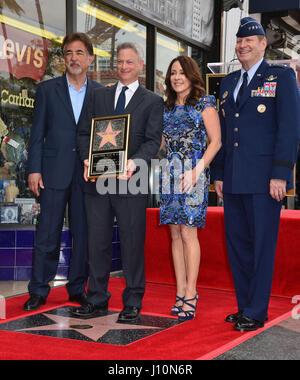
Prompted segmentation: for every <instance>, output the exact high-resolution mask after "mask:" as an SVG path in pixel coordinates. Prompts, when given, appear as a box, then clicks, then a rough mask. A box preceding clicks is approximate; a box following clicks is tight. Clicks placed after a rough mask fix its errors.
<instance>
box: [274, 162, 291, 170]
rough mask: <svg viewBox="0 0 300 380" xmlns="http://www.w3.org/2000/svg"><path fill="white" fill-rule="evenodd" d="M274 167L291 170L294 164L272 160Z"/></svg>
mask: <svg viewBox="0 0 300 380" xmlns="http://www.w3.org/2000/svg"><path fill="white" fill-rule="evenodd" d="M273 165H274V166H283V167H285V168H289V169H293V168H294V164H293V163H292V162H290V161H281V160H274V161H273Z"/></svg>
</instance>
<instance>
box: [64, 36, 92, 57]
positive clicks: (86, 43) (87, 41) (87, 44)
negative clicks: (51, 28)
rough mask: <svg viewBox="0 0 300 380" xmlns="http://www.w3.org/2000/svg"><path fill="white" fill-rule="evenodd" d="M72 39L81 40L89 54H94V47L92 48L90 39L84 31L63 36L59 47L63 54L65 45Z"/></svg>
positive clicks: (72, 40)
mask: <svg viewBox="0 0 300 380" xmlns="http://www.w3.org/2000/svg"><path fill="white" fill-rule="evenodd" d="M74 41H81V42H82V43H83V44H84V46H85V48H86V50H87V52H88V53H89V55H90V56H93V55H94V48H93V44H92V41H91V40H90V38H89V37H88V36H87V35H86V34H85V33H72V34H68V35H67V36H65V38H64V40H63V43H62V47H61V48H62V52H63V54H65V47H66V46H67V45H68V44H70V43H71V42H74Z"/></svg>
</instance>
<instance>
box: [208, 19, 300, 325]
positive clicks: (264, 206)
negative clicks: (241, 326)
mask: <svg viewBox="0 0 300 380" xmlns="http://www.w3.org/2000/svg"><path fill="white" fill-rule="evenodd" d="M254 25H255V24H254ZM258 25H260V24H258ZM250 27H251V24H250ZM260 27H261V26H260ZM254 33H255V31H254ZM241 74H242V72H241V70H239V71H236V72H233V73H231V74H229V75H228V76H226V77H225V78H224V79H223V80H222V83H221V88H220V110H219V111H220V120H221V127H222V143H223V146H222V149H221V150H220V152H219V153H218V155H217V157H216V158H215V160H214V162H213V165H212V179H213V180H220V181H223V195H224V215H225V230H226V244H227V250H228V255H229V261H230V266H231V270H232V274H233V278H234V284H235V290H236V296H237V302H238V308H239V311H240V312H242V313H243V315H245V316H247V317H249V318H252V319H255V320H257V321H260V322H264V321H265V318H266V316H267V310H268V304H269V298H270V293H271V285H272V278H273V267H274V259H275V251H276V244H277V238H278V230H279V221H280V211H281V206H282V202H277V201H276V200H274V199H273V198H272V197H271V196H270V194H269V192H270V180H271V179H283V180H286V181H287V190H288V189H291V188H293V186H294V183H293V167H294V164H295V162H296V159H297V150H298V144H299V136H300V132H299V131H300V101H299V100H300V99H299V91H298V88H297V83H296V80H295V73H294V71H293V70H292V69H291V68H289V67H285V66H280V65H271V64H268V63H267V62H266V61H265V60H264V59H263V60H262V61H261V63H260V64H259V65H258V68H257V70H256V72H255V73H254V75H253V77H252V79H251V81H250V83H248V86H247V88H246V90H245V91H244V92H243V95H242V97H241V99H240V101H239V104H238V105H237V104H236V101H235V97H236V91H237V84H238V82H239V81H240V80H241Z"/></svg>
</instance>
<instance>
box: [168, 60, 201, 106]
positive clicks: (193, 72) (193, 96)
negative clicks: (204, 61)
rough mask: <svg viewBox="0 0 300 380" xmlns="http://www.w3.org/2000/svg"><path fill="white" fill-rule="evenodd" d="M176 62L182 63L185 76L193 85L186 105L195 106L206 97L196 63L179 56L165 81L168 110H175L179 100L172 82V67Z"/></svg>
mask: <svg viewBox="0 0 300 380" xmlns="http://www.w3.org/2000/svg"><path fill="white" fill-rule="evenodd" d="M176 61H178V62H179V63H180V65H181V67H182V70H183V72H184V74H185V76H186V77H187V78H188V79H189V80H190V81H191V84H192V88H191V91H190V93H189V95H188V96H187V98H186V101H185V104H186V105H187V104H191V105H192V106H194V105H196V104H197V103H198V101H199V99H200V98H201V97H203V96H204V95H205V88H204V81H203V78H202V75H201V72H200V68H199V66H198V65H197V63H196V61H195V60H194V59H193V58H191V57H188V56H185V55H179V56H178V57H176V58H174V59H173V60H172V62H171V63H170V65H169V67H168V71H167V75H166V79H165V85H166V97H167V99H166V102H165V104H166V107H167V109H168V110H171V109H173V108H174V106H175V102H176V98H177V94H176V92H175V91H174V90H173V88H172V85H171V80H170V78H171V71H172V66H173V64H174V63H175V62H176Z"/></svg>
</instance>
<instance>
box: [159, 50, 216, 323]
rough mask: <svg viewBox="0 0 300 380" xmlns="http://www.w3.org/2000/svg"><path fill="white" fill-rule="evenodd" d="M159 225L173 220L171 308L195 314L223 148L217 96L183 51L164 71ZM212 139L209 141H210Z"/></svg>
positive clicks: (181, 316)
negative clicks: (212, 178) (203, 241)
mask: <svg viewBox="0 0 300 380" xmlns="http://www.w3.org/2000/svg"><path fill="white" fill-rule="evenodd" d="M165 84H166V97H167V99H166V102H165V112H164V130H163V144H165V146H166V160H164V161H165V162H164V163H165V165H163V170H162V183H161V190H162V191H161V206H160V224H169V226H170V231H171V237H172V255H173V263H174V268H175V274H176V282H177V296H176V303H175V305H174V306H173V307H172V309H171V310H172V313H173V314H175V315H177V316H178V319H179V320H181V321H186V320H190V319H193V318H194V317H195V314H196V305H197V302H198V294H197V290H196V284H197V278H198V272H199V265H200V245H199V241H198V235H197V228H198V227H204V225H205V217H206V210H207V205H208V191H209V164H210V162H211V161H212V160H213V158H214V156H215V155H216V153H217V152H218V150H219V149H220V147H221V132H220V123H219V117H218V113H217V111H216V101H215V98H214V97H213V96H205V89H204V82H203V79H202V76H201V73H200V70H199V67H198V65H197V63H196V62H195V61H194V60H193V59H192V58H190V57H186V56H179V57H177V58H175V59H174V60H173V61H172V62H171V63H170V66H169V68H168V71H167V75H166V80H165ZM208 140H209V144H207V142H208Z"/></svg>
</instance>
